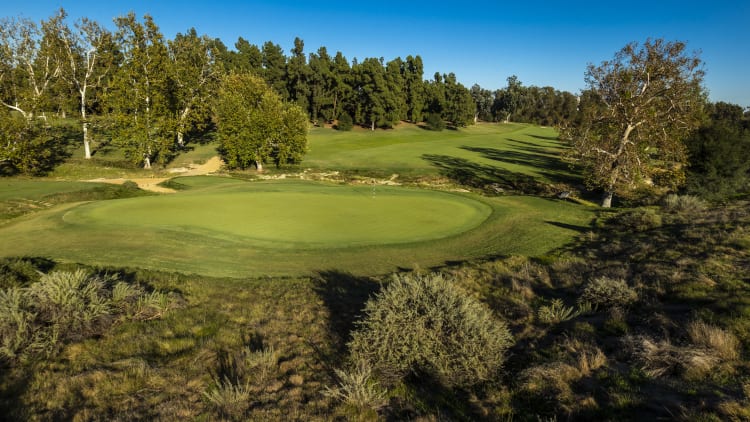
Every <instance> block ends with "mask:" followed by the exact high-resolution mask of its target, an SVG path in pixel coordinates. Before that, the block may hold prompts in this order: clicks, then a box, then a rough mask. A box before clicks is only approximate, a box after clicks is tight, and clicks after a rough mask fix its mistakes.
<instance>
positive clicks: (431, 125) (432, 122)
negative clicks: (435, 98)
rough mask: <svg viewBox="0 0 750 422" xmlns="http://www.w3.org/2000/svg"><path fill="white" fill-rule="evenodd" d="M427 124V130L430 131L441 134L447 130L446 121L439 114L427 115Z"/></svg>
mask: <svg viewBox="0 0 750 422" xmlns="http://www.w3.org/2000/svg"><path fill="white" fill-rule="evenodd" d="M425 124H426V125H427V129H429V130H435V131H438V132H439V131H441V130H443V129H445V121H444V120H443V118H442V117H441V116H440V114H439V113H429V114H427V117H425Z"/></svg>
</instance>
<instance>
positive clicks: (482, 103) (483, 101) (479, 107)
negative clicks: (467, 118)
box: [471, 84, 494, 123]
mask: <svg viewBox="0 0 750 422" xmlns="http://www.w3.org/2000/svg"><path fill="white" fill-rule="evenodd" d="M471 98H472V100H474V107H475V108H476V110H475V112H474V123H477V122H478V121H479V120H483V121H485V122H488V121H491V120H492V103H493V101H494V98H493V96H492V92H491V91H490V90H488V89H484V88H482V87H481V86H479V84H474V85H472V87H471Z"/></svg>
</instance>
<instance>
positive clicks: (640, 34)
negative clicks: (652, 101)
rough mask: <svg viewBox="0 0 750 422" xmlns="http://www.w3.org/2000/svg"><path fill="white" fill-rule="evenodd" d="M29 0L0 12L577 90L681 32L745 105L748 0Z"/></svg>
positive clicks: (725, 96) (711, 83)
mask: <svg viewBox="0 0 750 422" xmlns="http://www.w3.org/2000/svg"><path fill="white" fill-rule="evenodd" d="M28 3H31V4H28ZM28 3H27V4H22V2H3V4H2V5H0V16H18V15H22V16H25V17H27V18H31V19H34V20H40V19H43V18H46V17H48V16H50V15H51V14H52V13H53V12H54V11H55V10H56V9H57V8H59V7H61V6H62V7H64V8H65V9H66V10H67V11H68V13H69V15H70V16H71V18H78V17H81V16H87V17H89V18H92V19H95V20H98V21H100V22H101V23H104V24H106V25H107V26H109V27H110V28H112V27H113V24H112V18H113V17H115V16H119V15H123V14H125V13H127V12H129V11H134V12H135V13H136V14H137V15H139V16H142V15H143V14H145V13H149V14H151V15H152V16H153V17H154V20H155V21H156V23H157V24H158V25H159V26H160V27H161V29H162V32H163V33H164V35H165V36H166V37H168V38H172V37H173V36H174V35H175V34H176V33H178V32H185V31H186V30H187V29H189V28H190V27H195V28H196V29H197V30H198V32H199V33H205V34H208V35H210V36H212V37H218V38H221V40H222V41H224V43H225V44H226V45H227V46H229V47H232V46H233V45H234V43H235V41H236V40H237V37H239V36H242V37H243V38H246V39H248V40H249V41H250V42H252V43H254V44H258V45H262V44H263V43H264V42H265V41H268V40H270V41H273V42H274V43H278V44H280V45H281V47H282V48H283V49H284V51H285V53H288V52H289V50H290V49H291V47H292V45H293V40H294V38H295V37H300V38H301V39H302V40H303V41H304V42H305V52H306V53H310V52H314V51H316V50H317V49H318V47H320V46H325V47H327V48H328V51H329V53H335V52H336V51H341V52H342V53H343V54H344V55H345V56H346V57H347V58H348V59H349V60H351V59H353V58H354V57H356V58H358V59H360V60H361V59H363V58H365V57H384V58H385V59H386V60H390V59H393V58H395V57H397V56H400V57H402V58H404V57H406V56H407V55H410V54H411V55H417V54H419V55H421V56H422V59H423V61H424V64H425V78H427V79H429V78H431V77H432V75H433V74H434V73H435V72H441V73H448V72H453V73H455V74H456V76H457V78H458V80H459V81H460V82H462V83H463V84H464V85H466V86H467V87H470V86H471V85H473V84H474V83H478V84H479V85H481V86H482V87H484V88H488V89H497V88H502V87H504V86H505V85H506V78H507V77H508V76H510V75H513V74H515V75H517V76H518V78H519V79H520V80H521V82H523V84H524V85H538V86H546V85H549V86H553V87H555V88H557V89H562V90H567V91H571V92H578V91H579V90H580V89H582V88H584V81H583V75H584V72H585V70H586V65H587V64H588V63H594V64H598V63H600V62H601V61H603V60H607V59H610V58H612V56H613V55H614V53H615V52H616V51H617V50H619V49H620V48H622V47H623V46H624V45H625V44H627V43H628V42H631V41H637V42H643V41H645V40H646V39H647V38H649V37H651V38H665V39H668V40H681V41H686V42H687V43H688V49H690V50H699V51H701V58H702V59H703V60H704V62H705V69H706V71H707V74H706V79H705V84H706V87H707V88H708V90H709V96H710V98H711V99H712V100H713V101H728V102H732V103H737V104H740V105H742V106H750V81H749V80H748V79H750V1H748V0H736V1H725V0H713V1H711V2H708V1H700V2H698V1H691V0H684V1H673V0H664V1H662V0H651V1H643V0H630V1H629V2H627V3H624V2H623V3H622V4H617V3H619V2H616V3H614V4H608V2H605V1H601V0H599V1H595V2H584V1H576V0H568V1H538V0H526V1H516V2H512V3H511V4H504V3H505V2H502V1H484V0H476V1H464V2H460V1H454V2H451V3H446V2H442V1H440V0H434V1H422V0H416V1H410V2H409V1H391V0H389V1H381V2H356V1H340V0H329V1H319V2H301V1H283V0H277V1H220V0H214V1H210V2H207V1H192V0H182V1H179V2H178V1H158V2H156V1H154V2H149V1H119V0H108V1H107V0H98V1H89V0H81V1H64V0H57V1H54V0H53V1H48V0H34V1H30V2H28Z"/></svg>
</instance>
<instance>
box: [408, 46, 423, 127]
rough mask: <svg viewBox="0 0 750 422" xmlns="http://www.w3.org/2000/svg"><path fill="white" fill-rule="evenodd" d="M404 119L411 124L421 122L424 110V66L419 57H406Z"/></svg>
mask: <svg viewBox="0 0 750 422" xmlns="http://www.w3.org/2000/svg"><path fill="white" fill-rule="evenodd" d="M404 85H405V89H406V107H407V111H406V118H407V119H408V120H409V121H411V122H412V123H419V122H421V121H422V118H423V113H424V109H425V87H424V65H423V64H422V58H421V57H419V56H416V57H412V56H407V57H406V63H405V69H404Z"/></svg>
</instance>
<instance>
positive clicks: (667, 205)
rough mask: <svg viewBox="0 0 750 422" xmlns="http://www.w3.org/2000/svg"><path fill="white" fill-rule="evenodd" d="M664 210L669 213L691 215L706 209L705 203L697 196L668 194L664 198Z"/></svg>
mask: <svg viewBox="0 0 750 422" xmlns="http://www.w3.org/2000/svg"><path fill="white" fill-rule="evenodd" d="M664 209H665V210H666V211H669V212H675V213H685V214H693V213H696V212H699V211H703V210H705V209H706V203H705V202H703V200H701V199H700V198H698V197H697V196H692V195H675V194H670V195H667V196H666V197H665V198H664Z"/></svg>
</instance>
